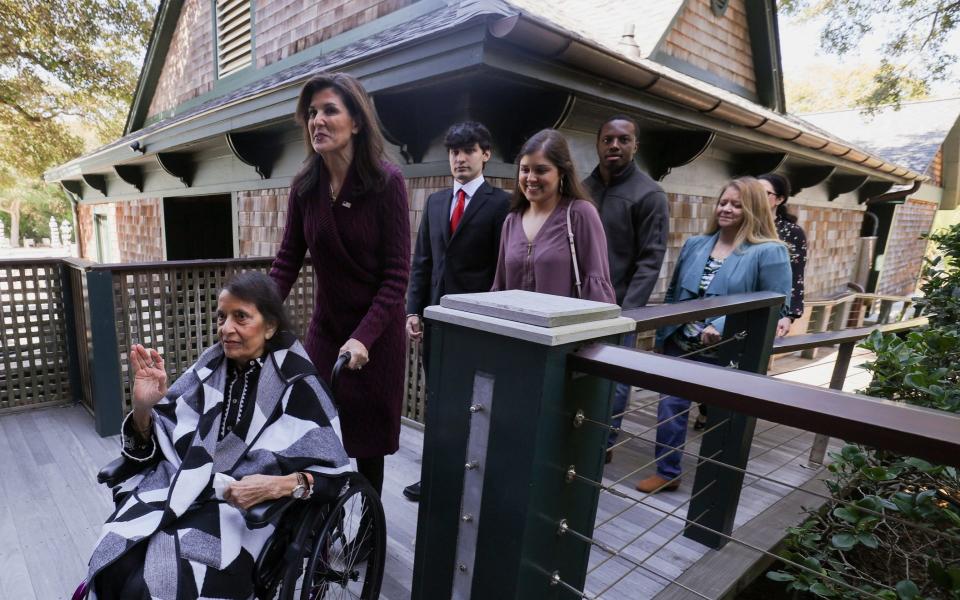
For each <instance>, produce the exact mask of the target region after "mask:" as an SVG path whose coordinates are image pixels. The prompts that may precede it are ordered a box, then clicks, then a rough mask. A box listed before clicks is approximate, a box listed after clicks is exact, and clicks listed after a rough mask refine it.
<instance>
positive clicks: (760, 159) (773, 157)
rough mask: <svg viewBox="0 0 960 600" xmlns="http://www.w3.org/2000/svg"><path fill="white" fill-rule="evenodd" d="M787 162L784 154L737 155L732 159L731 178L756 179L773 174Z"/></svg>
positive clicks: (757, 153) (756, 153)
mask: <svg viewBox="0 0 960 600" xmlns="http://www.w3.org/2000/svg"><path fill="white" fill-rule="evenodd" d="M785 162H787V154H786V153H785V152H752V153H749V154H737V155H735V156H734V158H733V163H732V167H733V168H732V172H731V173H730V174H731V175H732V176H733V177H742V176H744V175H749V176H751V177H757V176H758V175H763V174H765V173H773V172H774V171H776V170H777V169H779V168H780V167H782V166H783V163H785Z"/></svg>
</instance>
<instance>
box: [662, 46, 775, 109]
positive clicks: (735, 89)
mask: <svg viewBox="0 0 960 600" xmlns="http://www.w3.org/2000/svg"><path fill="white" fill-rule="evenodd" d="M650 58H651V60H654V61H656V62H658V63H660V64H661V65H663V66H665V67H668V68H670V69H673V70H674V71H679V72H681V73H683V74H685V75H689V76H690V77H693V78H694V79H699V80H700V81H702V82H704V83H709V84H710V85H713V86H716V87H718V88H720V89H723V90H727V91H728V92H732V93H734V94H736V95H738V96H741V97H743V98H746V99H747V100H750V101H751V102H757V101H758V98H757V94H756V93H754V92H751V91H750V90H748V89H747V88H745V87H743V86H742V85H738V84H736V83H734V82H733V81H731V80H729V79H727V78H725V77H721V76H720V75H717V74H716V73H713V72H711V71H708V70H706V69H704V68H703V67H698V66H696V65H693V64H690V63H688V62H687V61H685V60H680V59H679V58H677V57H675V56H670V55H669V54H667V53H665V52H663V51H660V50H658V51H657V52H656V54H654V55H653V56H651V57H650Z"/></svg>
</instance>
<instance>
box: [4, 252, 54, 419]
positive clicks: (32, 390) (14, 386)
mask: <svg viewBox="0 0 960 600" xmlns="http://www.w3.org/2000/svg"><path fill="white" fill-rule="evenodd" d="M69 367H70V365H69V361H68V354H67V331H66V321H65V319H64V306H63V294H62V289H61V282H60V261H58V260H49V261H29V262H28V261H3V262H0V411H6V410H13V409H21V408H25V407H32V406H37V405H42V404H50V403H58V402H66V401H68V400H69V399H70V394H69V390H70V371H69Z"/></svg>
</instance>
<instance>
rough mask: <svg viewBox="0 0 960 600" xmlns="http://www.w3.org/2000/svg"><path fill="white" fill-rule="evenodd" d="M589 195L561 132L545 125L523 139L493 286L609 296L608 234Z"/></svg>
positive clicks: (594, 297)
mask: <svg viewBox="0 0 960 600" xmlns="http://www.w3.org/2000/svg"><path fill="white" fill-rule="evenodd" d="M589 197H590V196H588V195H587V193H586V192H585V191H584V190H583V189H582V188H581V186H580V178H579V177H578V176H577V173H576V170H575V169H574V166H573V161H572V160H571V158H570V148H569V147H568V146H567V141H566V140H565V139H564V138H563V136H562V135H560V132H558V131H556V130H555V129H544V130H542V131H540V132H539V133H537V134H536V135H534V136H533V137H531V138H530V139H529V140H527V143H526V144H524V146H523V148H522V149H521V150H520V155H519V159H518V161H517V187H516V189H515V190H514V192H513V199H512V200H511V204H510V214H509V215H507V219H506V220H505V221H504V222H503V233H502V234H501V236H500V256H499V259H498V260H497V273H496V275H495V277H494V280H493V288H492V289H493V291H497V290H527V291H530V292H541V293H544V294H554V295H557V296H569V297H572V298H577V297H580V298H583V299H585V300H596V301H598V302H609V303H611V304H615V303H616V294H615V293H614V291H613V284H612V283H611V282H610V266H609V263H608V262H607V260H608V259H607V238H606V236H605V234H604V232H603V224H602V223H601V222H600V215H599V214H598V213H597V209H596V208H595V207H594V206H593V203H592V202H591V201H590V200H587V198H589ZM570 232H572V233H573V241H574V244H573V245H574V247H575V250H574V249H572V248H571V244H570V239H569V233H570ZM574 261H576V268H574ZM578 275H579V283H580V285H579V286H578V285H577V283H578V277H577V276H578Z"/></svg>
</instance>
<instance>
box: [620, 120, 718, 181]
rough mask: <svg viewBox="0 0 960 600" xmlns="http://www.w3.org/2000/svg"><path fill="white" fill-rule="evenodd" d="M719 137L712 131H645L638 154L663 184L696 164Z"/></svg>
mask: <svg viewBox="0 0 960 600" xmlns="http://www.w3.org/2000/svg"><path fill="white" fill-rule="evenodd" d="M716 137H717V134H716V133H714V132H712V131H686V130H680V129H675V130H669V131H657V132H649V133H648V132H644V131H641V133H640V138H641V141H640V148H639V151H638V153H639V154H640V160H641V161H642V162H643V164H644V165H646V167H647V172H648V173H649V174H650V177H653V178H654V179H656V180H657V181H663V178H664V177H666V176H667V175H668V174H669V173H670V171H672V170H673V169H675V168H676V167H680V166H683V165H686V164H690V163H692V162H693V161H694V160H696V159H697V157H699V156H700V155H701V154H703V153H704V152H706V150H707V148H709V147H710V144H712V143H713V140H715V139H716Z"/></svg>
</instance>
